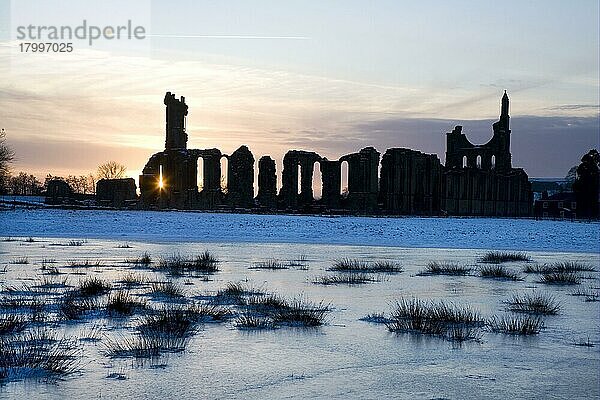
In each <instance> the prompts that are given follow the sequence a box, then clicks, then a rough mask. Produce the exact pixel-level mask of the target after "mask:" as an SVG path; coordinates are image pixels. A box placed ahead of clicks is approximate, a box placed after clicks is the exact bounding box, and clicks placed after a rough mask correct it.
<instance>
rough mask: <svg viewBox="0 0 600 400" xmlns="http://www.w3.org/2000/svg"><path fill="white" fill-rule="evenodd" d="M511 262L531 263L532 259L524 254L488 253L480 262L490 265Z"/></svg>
mask: <svg viewBox="0 0 600 400" xmlns="http://www.w3.org/2000/svg"><path fill="white" fill-rule="evenodd" d="M511 261H531V257H529V256H528V255H527V254H526V253H522V252H510V251H488V252H487V253H485V255H484V256H483V257H481V258H480V259H479V262H483V263H490V264H501V263H504V262H511Z"/></svg>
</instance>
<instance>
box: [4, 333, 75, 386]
mask: <svg viewBox="0 0 600 400" xmlns="http://www.w3.org/2000/svg"><path fill="white" fill-rule="evenodd" d="M81 356H82V348H81V346H79V344H78V343H77V340H75V339H72V338H67V337H63V338H58V337H57V336H56V335H55V334H51V333H50V332H48V331H42V330H40V331H34V332H25V333H21V334H18V335H16V336H14V335H13V336H10V337H2V338H0V381H2V382H7V381H17V380H23V379H27V378H34V379H39V378H42V377H43V378H50V379H52V378H59V377H63V376H66V375H68V374H71V373H74V372H77V371H78V368H79V363H80V361H81Z"/></svg>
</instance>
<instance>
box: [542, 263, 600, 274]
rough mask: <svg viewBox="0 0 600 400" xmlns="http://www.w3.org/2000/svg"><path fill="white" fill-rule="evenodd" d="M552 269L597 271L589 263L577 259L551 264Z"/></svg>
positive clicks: (555, 270) (558, 270) (554, 270)
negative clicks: (576, 260)
mask: <svg viewBox="0 0 600 400" xmlns="http://www.w3.org/2000/svg"><path fill="white" fill-rule="evenodd" d="M550 270H551V271H552V272H587V271H595V269H594V268H593V267H592V266H591V265H589V264H584V263H580V262H575V261H563V262H556V263H554V264H550Z"/></svg>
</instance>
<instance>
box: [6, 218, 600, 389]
mask: <svg viewBox="0 0 600 400" xmlns="http://www.w3.org/2000/svg"><path fill="white" fill-rule="evenodd" d="M598 228H599V225H598V224H596V223H570V222H553V221H533V220H510V219H472V218H471V219H466V218H465V219H437V218H398V219H383V218H355V217H336V218H326V217H300V216H265V215H234V214H209V213H183V212H112V211H111V212H109V211H106V212H102V211H101V212H98V211H64V210H17V211H9V212H2V213H0V229H1V233H0V238H1V237H3V238H5V239H4V241H1V242H0V281H1V282H2V288H1V292H0V306H1V307H3V309H2V310H0V314H1V315H0V326H1V321H2V318H3V317H4V316H5V315H6V314H7V313H8V312H9V311H8V307H14V305H10V304H12V303H10V299H14V298H18V299H23V298H27V299H30V298H31V299H38V300H42V301H41V302H39V301H38V304H39V303H41V304H44V306H43V307H42V308H43V312H44V313H45V318H40V317H39V315H38V316H37V317H35V318H33V317H29V315H31V316H33V315H37V314H33V313H29V312H28V311H23V310H21V311H23V313H24V314H23V315H27V316H28V317H27V318H30V319H31V321H29V322H28V325H27V329H28V330H36V329H47V330H49V331H51V332H55V333H58V334H60V335H66V336H68V337H71V338H75V343H76V344H75V347H76V348H77V349H78V350H79V351H80V352H81V354H80V358H78V364H77V369H76V372H75V373H74V374H70V375H67V376H59V379H58V380H55V379H53V380H52V381H51V383H49V384H48V383H45V382H44V377H45V375H44V374H40V373H39V371H38V372H36V373H35V374H36V375H34V378H33V379H26V380H20V379H19V378H20V376H19V374H18V373H14V371H13V373H14V375H13V376H11V377H12V379H10V378H11V377H9V379H2V378H1V377H0V381H2V382H3V383H0V397H1V398H11V399H23V398H51V399H62V398H86V399H88V398H124V399H139V398H163V399H184V398H207V399H213V398H214V399H222V398H244V399H247V398H251V399H271V398H273V399H275V398H277V399H279V398H327V399H329V398H340V399H342V398H343V399H349V398H361V399H362V398H366V399H396V398H399V399H420V398H423V399H432V398H440V399H441V398H444V399H498V398H507V397H511V398H516V399H521V398H522V399H532V398H539V399H563V398H569V399H588V398H598V396H600V382H599V381H598V374H599V372H600V318H599V315H600V302H599V301H586V299H587V300H598V299H600V279H599V278H600V274H599V272H598V271H599V270H600V266H599V258H598V248H597V246H598ZM7 238H11V239H10V241H9V240H7ZM30 238H31V239H30ZM493 249H512V250H518V251H526V253H527V255H528V256H529V257H530V258H531V261H514V262H507V263H503V264H502V265H503V266H504V267H505V269H506V270H508V271H512V272H514V273H515V274H516V275H517V277H518V278H522V280H516V281H513V280H502V279H489V278H483V277H481V276H480V271H481V268H482V267H484V266H485V265H486V264H483V263H481V262H480V258H481V257H482V256H483V255H485V254H486V252H487V250H493ZM205 250H208V251H210V253H212V254H214V255H215V256H216V257H217V258H218V259H219V260H220V262H219V264H218V265H219V271H218V272H216V273H214V274H210V275H203V274H201V275H196V274H187V273H186V274H183V275H181V276H179V275H172V274H170V273H168V272H166V271H164V270H161V269H160V268H159V264H160V261H159V260H160V259H161V258H169V257H171V256H173V255H182V256H193V255H198V254H201V253H202V252H203V251H205ZM144 253H147V254H148V255H149V256H150V258H151V259H152V264H151V266H150V267H143V268H142V267H141V266H140V265H135V264H133V263H131V262H126V260H132V259H136V258H139V257H140V256H141V255H142V254H144ZM343 258H350V259H357V260H361V261H364V262H367V261H387V262H393V263H397V264H399V265H401V266H402V268H403V272H401V273H395V274H368V276H369V277H371V278H374V279H375V281H374V282H370V283H365V284H360V285H351V286H349V285H343V284H342V285H329V286H325V285H321V284H316V283H314V281H315V280H317V279H319V278H320V277H323V276H334V275H339V274H340V273H335V272H333V271H330V270H329V269H330V268H331V267H332V265H333V264H334V262H335V261H336V260H340V259H343ZM269 260H270V261H271V262H273V260H277V263H280V264H282V265H284V266H285V267H286V269H280V270H265V269H255V268H253V267H256V266H257V265H260V263H264V262H268V261H269ZM294 260H295V261H296V262H295V261H294ZM297 260H302V261H301V262H297ZM432 261H434V262H439V263H455V264H457V265H459V266H463V267H465V268H470V270H469V271H468V272H466V274H465V275H460V276H446V275H425V276H420V275H419V273H420V272H422V271H423V270H425V269H426V268H427V265H428V263H430V262H432ZM559 262H572V263H576V264H577V265H583V266H587V267H589V268H590V269H594V270H593V271H584V272H578V273H576V275H577V278H578V280H577V282H578V283H576V284H573V285H549V284H544V283H541V279H542V275H541V274H539V273H530V272H529V273H526V272H524V270H525V268H526V267H527V266H529V267H531V268H534V267H541V266H544V265H546V266H550V265H554V263H559ZM132 274H133V275H135V277H136V279H138V280H140V281H142V282H143V284H142V285H140V286H134V287H132V288H131V287H130V288H128V289H126V288H125V286H124V279H131V277H132V276H133V275H132ZM89 277H94V278H100V279H102V280H103V281H105V282H108V283H110V284H111V289H110V290H109V293H108V294H101V295H100V296H98V297H97V301H98V304H97V306H98V307H99V308H98V309H95V311H92V312H89V313H84V314H83V315H82V317H81V318H79V319H71V320H68V319H66V318H65V317H64V316H61V315H60V313H59V312H58V311H57V310H59V307H60V305H61V304H63V302H64V301H65V296H67V294H68V293H69V292H72V291H74V290H75V288H76V287H77V286H79V285H80V283H81V282H82V281H83V280H84V279H87V278H89ZM165 281H166V282H173V283H174V284H175V285H177V287H179V288H181V289H182V290H183V297H177V298H169V297H164V296H163V297H160V296H158V297H157V296H150V295H149V292H151V291H152V290H154V289H153V288H154V287H155V284H156V283H158V282H165ZM230 282H242V283H243V285H244V286H245V287H253V288H258V289H260V290H262V291H266V292H274V293H277V294H279V295H281V296H283V297H285V298H287V299H293V298H296V299H298V298H300V297H301V298H302V299H304V300H306V301H311V302H313V303H319V302H321V301H322V302H323V304H325V305H329V308H330V311H329V312H327V314H326V318H325V323H324V325H322V326H318V327H314V328H306V327H297V326H296V327H294V326H285V325H283V326H279V327H278V328H277V329H251V330H248V329H240V326H239V318H240V317H242V316H244V315H245V314H244V313H245V311H243V310H244V306H241V305H239V304H225V305H224V306H223V307H225V308H228V309H230V310H231V312H232V316H231V317H230V318H225V319H224V320H223V321H220V322H210V323H208V322H207V323H201V324H199V325H198V326H197V327H196V329H197V331H194V333H193V334H191V336H190V337H189V341H188V342H187V343H186V346H185V350H184V351H181V352H175V353H168V352H167V353H163V354H161V355H159V356H153V357H150V358H148V357H143V356H141V357H140V356H139V355H138V356H136V355H132V354H124V355H122V357H115V356H114V354H110V352H109V351H108V349H110V347H111V343H114V342H115V341H117V342H119V341H120V342H123V341H124V340H128V339H131V338H135V337H137V336H139V335H140V324H141V323H142V321H144V318H145V315H147V314H148V313H150V314H151V313H152V312H156V310H160V309H162V308H165V307H174V305H175V307H188V306H190V305H191V304H207V303H210V302H211V301H214V300H215V298H216V297H215V296H216V294H217V292H218V290H220V289H224V288H225V287H227V285H228V283H230ZM121 291H127V292H129V293H130V294H131V295H132V296H133V297H134V298H135V299H139V300H140V301H147V306H148V307H150V309H145V310H143V311H138V312H135V313H134V314H133V315H131V316H114V315H107V314H106V311H105V309H106V304H107V302H108V298H109V297H110V296H112V295H114V294H115V293H117V292H121ZM532 293H538V294H543V295H545V296H548V297H552V298H553V299H554V301H555V302H556V303H557V304H559V305H560V310H559V312H558V314H557V315H547V316H540V317H539V318H540V319H541V321H542V322H543V325H544V327H543V328H542V330H541V331H540V332H539V333H538V334H535V335H530V336H522V335H517V334H505V333H497V332H492V331H490V329H489V328H488V327H487V326H482V327H480V328H477V332H476V334H475V335H474V337H473V338H471V339H469V340H466V341H464V342H457V341H452V340H447V339H444V338H441V337H439V336H438V335H427V334H416V333H402V334H397V333H392V332H390V331H389V330H388V329H387V328H386V326H385V325H384V324H381V323H372V322H366V321H364V320H361V318H363V317H365V316H366V315H368V314H373V313H384V316H386V317H389V316H390V312H391V311H392V310H393V309H394V304H395V302H396V301H397V300H400V299H403V298H404V299H413V298H418V299H423V300H432V301H445V302H446V303H448V304H450V303H452V304H455V305H457V306H460V307H465V306H468V307H472V308H473V309H474V310H476V311H477V312H478V313H479V314H480V316H481V318H482V320H486V321H488V320H489V319H490V318H491V317H493V316H496V317H498V318H501V317H511V318H512V317H521V316H523V315H522V314H520V313H515V312H512V311H510V310H509V309H508V306H509V305H508V304H507V301H508V300H509V299H511V298H512V297H513V295H520V296H521V295H524V294H532ZM575 294H587V295H588V296H587V297H586V296H581V295H577V296H575ZM596 295H597V296H596ZM152 310H154V311H152ZM536 318H537V317H536ZM2 335H3V334H2V333H0V338H1V337H2ZM3 343H6V342H3ZM0 347H1V346H0ZM1 356H2V349H0V357H1ZM17 372H18V371H17ZM21 372H22V371H21ZM1 374H2V366H1V365H0V375H1ZM36 377H37V378H36Z"/></svg>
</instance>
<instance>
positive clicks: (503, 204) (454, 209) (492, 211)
mask: <svg viewBox="0 0 600 400" xmlns="http://www.w3.org/2000/svg"><path fill="white" fill-rule="evenodd" d="M508 108H509V100H508V96H507V94H506V91H505V92H504V96H502V107H501V113H500V120H499V121H498V122H495V123H494V124H493V126H492V127H493V132H494V134H493V136H492V138H491V139H490V141H489V142H487V143H486V144H483V145H474V144H472V143H471V142H470V141H469V140H468V139H467V137H466V136H465V134H464V133H462V127H461V126H457V127H456V128H454V130H453V131H452V132H450V133H447V134H446V141H447V145H446V168H445V172H444V179H443V180H442V183H443V186H442V209H443V210H444V211H445V212H446V213H448V214H449V215H482V216H502V217H525V216H530V215H531V211H532V210H531V209H532V203H533V197H532V192H531V184H530V183H529V178H528V177H527V174H526V173H525V171H524V170H523V169H521V168H513V167H512V162H511V154H510V133H511V131H510V126H509V121H510V117H509V115H508Z"/></svg>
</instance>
